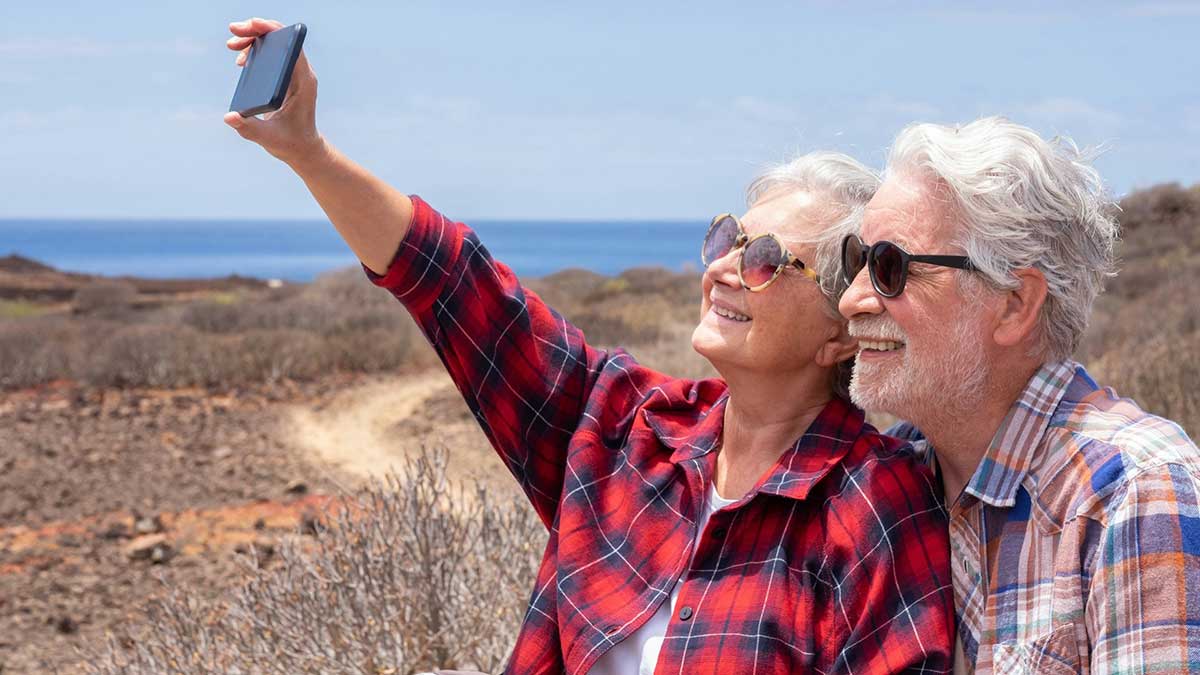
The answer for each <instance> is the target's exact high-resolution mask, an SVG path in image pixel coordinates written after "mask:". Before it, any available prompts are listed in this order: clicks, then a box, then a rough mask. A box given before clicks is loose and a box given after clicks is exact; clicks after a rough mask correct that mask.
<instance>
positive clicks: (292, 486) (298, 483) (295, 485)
mask: <svg viewBox="0 0 1200 675" xmlns="http://www.w3.org/2000/svg"><path fill="white" fill-rule="evenodd" d="M283 491H284V492H286V493H287V494H289V495H302V494H306V493H307V492H308V483H305V482H304V481H302V480H300V479H296V480H294V481H292V482H290V483H288V484H287V487H286V488H284V489H283Z"/></svg>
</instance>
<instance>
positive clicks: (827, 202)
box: [746, 152, 880, 318]
mask: <svg viewBox="0 0 1200 675" xmlns="http://www.w3.org/2000/svg"><path fill="white" fill-rule="evenodd" d="M879 182H880V181H879V175H878V174H877V173H875V172H874V171H871V170H870V169H868V168H867V167H866V166H864V165H863V164H862V163H860V162H859V161H858V160H856V159H854V158H853V157H850V156H848V155H843V154H841V153H838V152H810V153H808V154H806V155H801V156H799V157H797V158H795V159H793V160H791V161H789V162H786V163H784V164H780V165H777V166H772V167H770V168H768V169H767V170H765V171H763V172H762V173H760V174H759V175H758V177H757V178H755V179H754V181H753V182H751V183H750V187H748V188H746V205H747V206H749V207H751V208H753V207H754V206H755V205H756V204H758V203H759V202H761V201H763V200H764V199H766V198H767V197H769V196H772V195H774V194H778V193H779V191H781V190H787V191H789V192H790V191H797V190H799V191H804V192H807V193H809V194H811V195H812V196H813V197H814V198H816V200H817V203H818V204H820V207H821V209H822V210H821V211H820V213H821V214H822V215H823V216H826V217H827V218H828V219H829V222H828V225H826V227H824V228H823V229H821V230H820V231H819V233H818V234H817V236H816V238H815V239H812V240H807V241H805V242H804V243H807V244H812V245H813V247H814V248H815V257H814V259H813V260H805V261H804V264H806V265H810V266H811V267H812V268H813V270H815V271H816V273H817V274H818V275H819V276H820V278H821V281H820V285H821V292H822V293H824V294H825V297H826V298H828V300H829V309H830V310H831V311H832V312H833V316H834V317H837V318H841V315H840V314H838V311H837V306H838V301H839V300H841V297H842V294H843V293H845V292H846V288H847V287H848V284H846V282H845V280H843V279H842V240H843V239H845V238H846V235H850V234H858V232H859V230H860V229H861V227H862V219H863V212H864V211H865V210H866V208H867V202H869V201H871V197H873V196H875V191H876V190H877V189H879Z"/></svg>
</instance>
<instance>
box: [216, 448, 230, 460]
mask: <svg viewBox="0 0 1200 675" xmlns="http://www.w3.org/2000/svg"><path fill="white" fill-rule="evenodd" d="M232 455H233V448H231V447H229V446H228V445H222V446H221V447H219V448H217V449H215V450H213V451H212V456H213V459H225V458H226V457H230V456H232Z"/></svg>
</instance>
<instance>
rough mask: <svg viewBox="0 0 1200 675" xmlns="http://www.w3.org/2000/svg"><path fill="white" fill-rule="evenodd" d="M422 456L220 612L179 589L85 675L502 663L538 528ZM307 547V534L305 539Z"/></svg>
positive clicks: (441, 460)
mask: <svg viewBox="0 0 1200 675" xmlns="http://www.w3.org/2000/svg"><path fill="white" fill-rule="evenodd" d="M446 463H447V453H446V452H445V451H444V450H443V451H435V452H430V451H424V450H423V451H422V452H421V453H420V454H419V455H418V456H417V457H415V458H414V459H412V460H411V461H410V462H409V463H408V465H407V466H406V468H405V471H404V472H403V475H405V476H406V477H407V478H406V479H403V480H402V479H400V478H397V477H396V476H395V475H394V474H393V475H391V476H389V477H388V479H387V481H386V482H385V483H382V484H381V483H375V484H373V485H371V486H370V487H368V488H366V489H364V490H362V491H360V492H359V493H357V494H356V495H355V497H354V498H353V500H351V502H350V506H348V507H345V508H342V509H340V510H339V511H337V512H336V513H334V514H332V515H331V516H330V518H329V519H328V523H327V524H326V525H324V526H319V527H318V533H317V537H316V539H315V541H313V542H312V543H311V544H310V545H309V546H308V547H305V546H303V545H300V544H297V542H296V540H295V539H293V540H289V541H287V542H285V543H284V544H283V545H282V546H281V547H280V549H279V552H278V553H279V555H278V563H277V564H275V565H274V566H272V567H269V568H267V569H258V567H257V566H256V565H251V569H249V570H248V574H250V575H251V579H250V581H249V582H248V583H247V584H246V585H245V586H244V587H242V588H241V589H240V590H239V591H238V592H237V593H235V594H233V595H231V596H230V597H227V598H226V599H225V600H224V601H223V602H222V603H221V604H220V605H219V606H214V607H204V606H201V605H200V603H198V602H196V601H194V600H191V599H189V598H187V597H186V596H185V595H183V594H182V593H180V592H175V593H174V594H172V595H169V596H168V597H166V598H165V599H163V600H160V601H156V602H154V603H152V605H151V607H150V612H149V621H148V622H147V623H146V624H145V625H144V626H143V627H141V628H140V629H139V630H138V631H135V633H136V635H135V637H134V638H133V639H129V640H119V639H116V638H113V637H110V639H109V643H108V644H107V645H106V646H105V647H104V648H102V649H100V650H98V651H97V652H96V653H94V654H90V655H85V656H86V660H85V663H84V670H85V672H88V673H92V674H94V675H110V674H116V673H123V674H128V675H136V674H141V673H146V674H149V673H162V672H179V671H181V670H182V671H186V672H189V673H222V674H224V673H279V674H284V673H288V674H291V673H331V672H336V673H362V674H363V675H367V674H370V675H378V674H379V673H395V674H397V675H399V674H402V673H413V672H417V671H419V670H426V669H432V668H456V667H457V668H478V669H484V670H488V671H495V670H498V669H499V668H501V667H502V665H503V663H504V661H505V659H506V658H507V656H508V653H509V651H510V650H511V648H512V644H513V641H514V638H515V635H516V631H517V629H518V627H519V626H520V624H521V622H522V619H523V617H524V611H525V606H526V601H527V598H528V596H529V591H530V589H531V588H532V587H533V582H534V578H535V576H536V572H537V566H538V562H539V560H540V553H541V551H542V549H543V547H544V545H545V541H546V531H545V528H544V527H543V526H542V524H541V522H540V521H539V520H538V519H537V517H536V515H535V514H534V513H533V510H532V509H531V508H530V507H529V506H528V505H527V504H526V503H525V502H523V501H516V500H514V501H512V502H504V501H495V500H494V498H493V497H491V496H489V494H488V493H487V491H486V490H484V489H483V488H482V487H481V486H479V485H477V484H475V485H462V484H455V483H451V482H450V481H448V480H447V478H446ZM310 541H311V540H310Z"/></svg>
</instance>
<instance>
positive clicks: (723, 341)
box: [692, 322, 736, 362]
mask: <svg viewBox="0 0 1200 675" xmlns="http://www.w3.org/2000/svg"><path fill="white" fill-rule="evenodd" d="M729 337H730V336H728V335H724V334H722V333H720V332H719V331H716V330H714V329H713V327H712V326H709V325H707V324H706V323H703V322H701V323H700V325H698V326H696V330H694V331H692V349H694V350H696V353H697V354H699V355H700V356H703V357H704V358H706V359H708V360H709V361H710V362H715V361H723V360H724V359H723V358H722V357H723V356H725V355H727V354H729V353H730V352H731V351H733V350H734V349H736V345H733V344H730V340H729Z"/></svg>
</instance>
